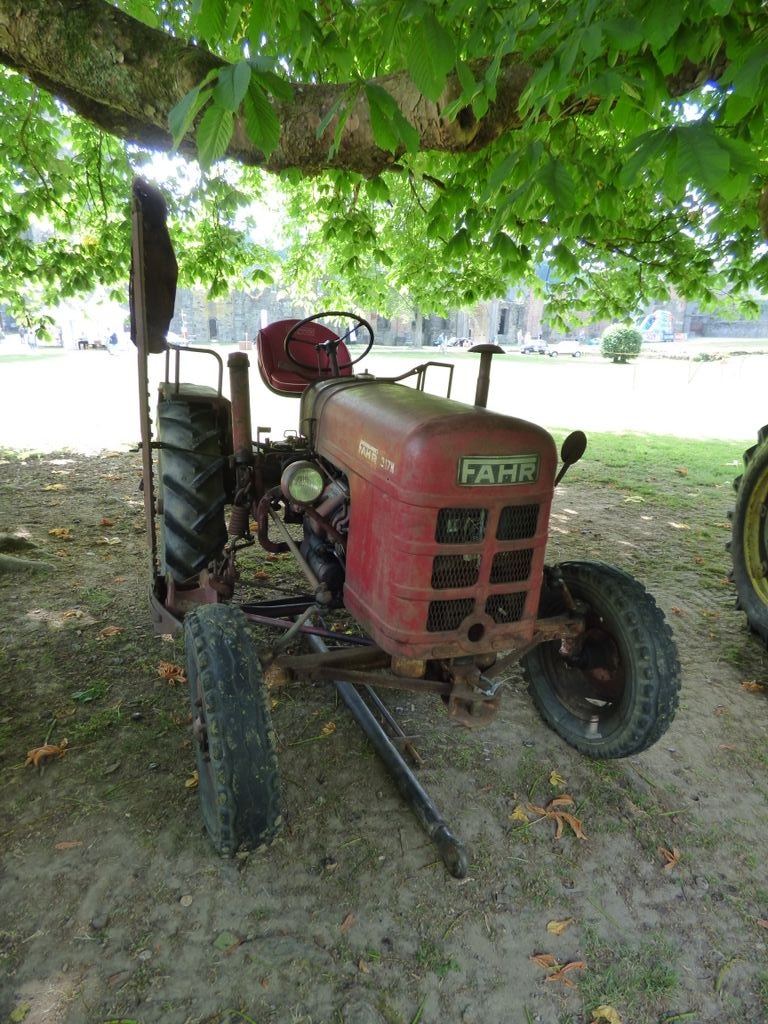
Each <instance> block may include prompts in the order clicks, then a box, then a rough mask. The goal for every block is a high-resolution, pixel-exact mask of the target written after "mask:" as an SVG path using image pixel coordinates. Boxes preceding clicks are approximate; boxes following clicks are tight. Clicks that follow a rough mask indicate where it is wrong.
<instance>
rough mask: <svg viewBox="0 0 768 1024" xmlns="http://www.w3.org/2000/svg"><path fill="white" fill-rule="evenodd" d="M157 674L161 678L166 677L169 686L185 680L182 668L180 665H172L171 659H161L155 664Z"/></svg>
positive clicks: (185, 676)
mask: <svg viewBox="0 0 768 1024" xmlns="http://www.w3.org/2000/svg"><path fill="white" fill-rule="evenodd" d="M157 674H158V675H159V676H160V678H161V679H167V680H168V685H169V686H176V685H177V684H180V683H186V681H187V674H186V672H185V671H184V669H183V668H182V667H181V665H174V663H173V662H172V661H161V662H160V664H159V665H158V666H157Z"/></svg>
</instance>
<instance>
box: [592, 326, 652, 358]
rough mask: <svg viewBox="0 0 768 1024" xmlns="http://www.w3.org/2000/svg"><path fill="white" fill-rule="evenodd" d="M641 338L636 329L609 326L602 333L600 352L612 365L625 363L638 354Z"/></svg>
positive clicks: (641, 342)
mask: <svg viewBox="0 0 768 1024" xmlns="http://www.w3.org/2000/svg"><path fill="white" fill-rule="evenodd" d="M642 344H643V336H642V334H641V333H640V331H638V329H637V328H636V327H628V326H626V325H625V324H611V325H610V327H606V329H605V330H604V331H603V336H602V338H601V339H600V352H601V354H602V355H604V356H605V358H606V359H611V360H612V361H613V362H614V363H627V362H629V360H630V359H634V358H635V356H637V355H639V354H640V349H641V347H642Z"/></svg>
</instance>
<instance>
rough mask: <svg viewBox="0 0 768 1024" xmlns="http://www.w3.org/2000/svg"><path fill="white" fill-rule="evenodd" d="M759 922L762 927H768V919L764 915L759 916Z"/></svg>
mask: <svg viewBox="0 0 768 1024" xmlns="http://www.w3.org/2000/svg"><path fill="white" fill-rule="evenodd" d="M757 923H758V924H759V925H760V927H761V928H768V920H767V919H766V918H764V917H758V919H757Z"/></svg>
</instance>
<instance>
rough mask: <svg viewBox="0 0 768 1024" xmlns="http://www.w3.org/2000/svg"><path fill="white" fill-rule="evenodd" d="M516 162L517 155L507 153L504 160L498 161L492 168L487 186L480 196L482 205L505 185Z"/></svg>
mask: <svg viewBox="0 0 768 1024" xmlns="http://www.w3.org/2000/svg"><path fill="white" fill-rule="evenodd" d="M517 162H518V154H517V153H507V155H506V156H505V157H504V159H503V160H499V162H498V163H497V164H496V165H495V166H494V168H493V169H492V171H491V173H490V174H489V175H488V185H487V186H486V189H485V191H484V192H483V195H482V202H483V203H487V202H488V201H489V200H490V199H491V197H492V196H493V195H494V193H496V192H498V191H499V189H500V188H501V187H502V185H504V184H506V183H507V180H508V178H509V176H510V174H511V173H512V171H513V169H514V168H515V166H516V165H517Z"/></svg>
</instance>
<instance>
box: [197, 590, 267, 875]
mask: <svg viewBox="0 0 768 1024" xmlns="http://www.w3.org/2000/svg"><path fill="white" fill-rule="evenodd" d="M184 645H185V650H186V663H187V676H188V678H189V691H190V700H191V702H192V732H193V737H194V740H195V748H196V756H197V772H198V792H199V795H200V810H201V812H202V817H203V821H204V823H205V827H206V830H207V832H208V835H209V836H210V839H211V842H212V843H213V845H214V846H215V847H216V849H217V850H218V851H219V853H222V854H224V855H225V856H228V857H231V856H233V855H234V853H235V852H236V850H237V849H238V847H240V846H245V847H247V848H248V849H255V848H256V847H258V846H261V845H263V844H265V843H267V842H269V840H271V839H272V838H273V837H274V835H275V834H276V832H277V830H278V828H279V827H280V822H281V804H280V792H279V779H278V768H277V756H276V753H275V736H274V731H273V728H272V719H271V716H270V713H269V698H268V695H267V692H266V687H265V685H264V679H263V676H262V672H261V666H260V665H259V661H258V658H257V656H256V650H255V648H254V645H253V639H252V638H251V636H250V635H249V633H248V629H247V626H246V619H245V616H244V615H243V613H242V612H241V611H240V610H239V609H238V608H233V607H232V606H231V605H224V604H211V605H204V606H200V607H198V608H195V609H194V611H192V612H189V613H188V614H187V615H186V616H185V618H184Z"/></svg>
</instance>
